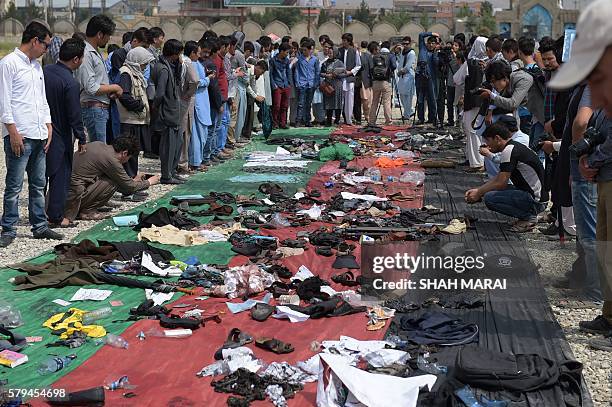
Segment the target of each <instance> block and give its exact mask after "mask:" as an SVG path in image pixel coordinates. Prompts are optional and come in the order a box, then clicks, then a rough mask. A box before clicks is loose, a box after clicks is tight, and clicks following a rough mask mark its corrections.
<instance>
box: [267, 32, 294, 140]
mask: <svg viewBox="0 0 612 407" xmlns="http://www.w3.org/2000/svg"><path fill="white" fill-rule="evenodd" d="M290 48H291V46H290V45H289V44H281V46H280V47H279V48H278V54H276V56H275V57H273V58H271V59H270V82H271V83H272V122H273V123H274V127H276V128H281V129H287V111H288V110H289V95H290V94H291V88H290V87H289V80H290V79H291V78H290V77H291V69H290V68H289V56H288V55H289V49H290Z"/></svg>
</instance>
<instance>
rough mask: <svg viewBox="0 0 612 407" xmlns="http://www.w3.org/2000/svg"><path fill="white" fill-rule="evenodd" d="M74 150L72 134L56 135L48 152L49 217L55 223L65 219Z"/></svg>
mask: <svg viewBox="0 0 612 407" xmlns="http://www.w3.org/2000/svg"><path fill="white" fill-rule="evenodd" d="M72 150H73V148H72V134H70V135H69V136H68V137H66V136H64V135H59V134H57V133H56V134H55V136H54V137H53V138H52V139H51V145H50V146H49V150H48V151H47V156H46V172H47V178H48V182H47V217H48V218H49V220H50V221H51V222H53V223H60V222H61V221H62V219H63V218H64V209H65V206H66V198H67V197H68V189H69V188H70V175H71V174H72V157H73V155H74V154H73V151H72Z"/></svg>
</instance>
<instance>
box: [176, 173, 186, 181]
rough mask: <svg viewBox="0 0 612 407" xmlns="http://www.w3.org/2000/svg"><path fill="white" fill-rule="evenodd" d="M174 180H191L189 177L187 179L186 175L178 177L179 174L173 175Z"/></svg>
mask: <svg viewBox="0 0 612 407" xmlns="http://www.w3.org/2000/svg"><path fill="white" fill-rule="evenodd" d="M172 178H176V179H178V180H180V181H187V180H188V179H189V177H186V176H184V175H178V174H176V175H173V176H172Z"/></svg>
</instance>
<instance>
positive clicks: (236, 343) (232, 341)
mask: <svg viewBox="0 0 612 407" xmlns="http://www.w3.org/2000/svg"><path fill="white" fill-rule="evenodd" d="M251 342H253V337H252V336H251V335H249V334H247V333H246V332H242V331H241V330H240V329H238V328H233V329H232V330H231V331H230V333H229V335H227V340H226V341H225V343H224V344H223V346H221V347H220V348H219V349H218V350H217V351H216V352H215V360H221V359H223V349H234V348H239V347H241V346H244V345H246V344H247V343H251Z"/></svg>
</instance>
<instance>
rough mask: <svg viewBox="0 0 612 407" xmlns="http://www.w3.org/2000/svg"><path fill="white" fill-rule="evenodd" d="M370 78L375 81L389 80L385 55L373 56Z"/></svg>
mask: <svg viewBox="0 0 612 407" xmlns="http://www.w3.org/2000/svg"><path fill="white" fill-rule="evenodd" d="M372 65H373V68H372V78H373V79H374V80H375V81H388V80H389V67H388V66H387V58H386V57H385V55H381V54H378V55H374V56H373V57H372Z"/></svg>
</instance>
